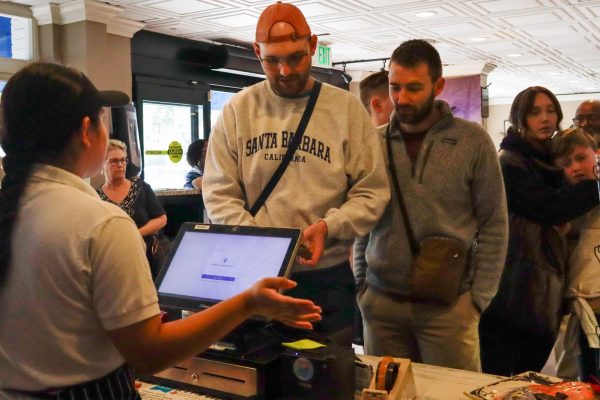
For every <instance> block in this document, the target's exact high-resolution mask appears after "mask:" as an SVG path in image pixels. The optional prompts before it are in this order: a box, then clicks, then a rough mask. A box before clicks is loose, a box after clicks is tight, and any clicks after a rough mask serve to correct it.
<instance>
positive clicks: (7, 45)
mask: <svg viewBox="0 0 600 400" xmlns="http://www.w3.org/2000/svg"><path fill="white" fill-rule="evenodd" d="M0 57H4V58H13V59H18V60H31V59H32V58H33V52H32V20H31V18H23V17H17V16H11V15H7V14H0Z"/></svg>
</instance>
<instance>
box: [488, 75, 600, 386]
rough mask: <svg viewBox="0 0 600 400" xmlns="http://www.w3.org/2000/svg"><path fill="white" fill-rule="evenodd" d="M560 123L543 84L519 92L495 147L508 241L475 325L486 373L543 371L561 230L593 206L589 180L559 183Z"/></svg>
mask: <svg viewBox="0 0 600 400" xmlns="http://www.w3.org/2000/svg"><path fill="white" fill-rule="evenodd" d="M562 118H563V114H562V110H561V107H560V103H559V102H558V100H557V99H556V96H554V94H553V93H552V92H550V91H549V90H548V89H546V88H544V87H541V86H533V87H529V88H527V89H525V90H523V91H522V92H520V93H519V94H518V95H517V96H516V97H515V99H514V101H513V103H512V106H511V109H510V123H511V127H510V128H509V130H508V134H507V135H506V137H505V138H504V140H503V141H502V143H501V144H500V155H499V157H500V165H501V167H502V175H503V178H504V185H505V190H506V198H507V205H508V213H509V243H508V252H507V256H506V262H505V266H504V271H503V273H502V278H501V280H500V286H499V288H498V292H497V294H496V296H495V297H494V299H493V300H492V302H491V304H490V306H489V307H488V308H487V309H486V311H485V312H484V313H483V315H482V318H481V321H480V323H479V332H480V342H481V364H482V369H483V371H484V372H486V373H491V374H497V375H505V376H510V375H514V374H518V373H521V372H524V371H529V370H532V371H540V370H541V369H542V367H543V366H544V364H545V362H546V360H547V358H548V356H549V354H550V351H551V350H552V346H553V344H554V341H555V339H556V335H557V332H558V327H559V323H560V319H561V315H562V312H563V311H564V310H562V305H563V301H564V300H563V296H564V288H565V273H566V258H567V254H566V248H565V241H564V236H562V237H561V232H563V233H564V228H563V226H564V225H565V224H567V223H568V222H569V221H571V220H573V219H574V218H576V217H579V216H580V215H583V214H585V213H586V212H588V211H589V210H591V209H592V208H593V207H594V206H596V205H597V204H598V188H597V185H596V182H595V181H594V180H590V179H587V180H584V181H582V182H579V183H578V184H576V185H573V186H567V185H564V182H563V175H562V171H561V170H560V169H559V168H557V167H556V166H554V164H553V161H552V156H551V152H550V139H551V137H552V135H554V133H555V132H556V131H558V130H559V129H560V128H559V126H560V122H561V120H562Z"/></svg>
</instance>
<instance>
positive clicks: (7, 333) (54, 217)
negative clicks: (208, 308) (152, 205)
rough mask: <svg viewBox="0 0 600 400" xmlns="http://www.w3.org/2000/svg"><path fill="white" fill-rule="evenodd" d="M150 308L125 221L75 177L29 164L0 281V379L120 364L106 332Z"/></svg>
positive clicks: (42, 382) (152, 296)
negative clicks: (9, 254)
mask: <svg viewBox="0 0 600 400" xmlns="http://www.w3.org/2000/svg"><path fill="white" fill-rule="evenodd" d="M158 313H159V307H158V298H157V294H156V290H155V288H154V284H153V282H152V278H151V276H150V268H149V266H148V261H147V259H146V255H145V250H144V244H143V240H142V237H141V236H140V234H139V232H138V230H137V228H136V226H135V224H134V223H133V221H132V220H131V219H130V218H129V217H128V216H127V214H125V213H124V212H123V211H122V210H121V209H119V207H117V206H115V205H113V204H110V203H107V202H104V201H101V200H100V199H99V198H98V195H97V194H96V192H95V191H94V190H93V189H92V188H91V187H90V186H89V184H87V183H86V182H85V181H84V180H83V179H81V178H80V177H78V176H76V175H74V174H72V173H70V172H67V171H65V170H63V169H60V168H56V167H52V166H48V165H41V164H38V165H35V166H34V169H33V175H32V177H31V178H30V180H29V182H28V186H27V188H26V190H25V193H24V194H23V197H22V198H21V202H20V207H19V213H18V217H17V221H16V224H15V226H14V230H13V234H12V257H11V262H10V267H9V270H8V274H7V277H6V281H5V282H4V283H3V284H2V285H1V286H0V388H2V389H17V390H27V391H38V390H45V389H48V388H56V387H64V386H69V385H74V384H78V383H82V382H87V381H90V380H93V379H97V378H99V377H101V376H104V375H106V374H108V373H109V372H111V371H112V370H114V369H116V368H117V367H119V366H120V365H121V364H123V363H124V360H123V357H122V356H121V354H120V353H119V352H118V350H117V349H116V348H115V346H114V345H113V343H112V342H111V340H110V339H109V337H108V335H107V334H106V331H107V330H114V329H118V328H122V327H125V326H129V325H132V324H134V323H136V322H139V321H142V320H145V319H148V318H150V317H153V316H155V315H157V314H158ZM0 392H1V391H0Z"/></svg>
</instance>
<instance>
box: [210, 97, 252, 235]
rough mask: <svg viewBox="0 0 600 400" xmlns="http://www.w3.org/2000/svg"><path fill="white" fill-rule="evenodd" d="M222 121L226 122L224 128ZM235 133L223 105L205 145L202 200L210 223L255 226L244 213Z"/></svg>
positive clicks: (227, 107)
mask: <svg viewBox="0 0 600 400" xmlns="http://www.w3.org/2000/svg"><path fill="white" fill-rule="evenodd" d="M224 121H230V122H229V123H228V124H227V125H226V124H225V122H224ZM235 129H236V125H235V115H234V111H233V109H232V107H231V106H230V105H229V104H226V105H225V106H224V107H223V110H222V111H221V115H220V117H219V119H218V120H217V122H216V124H215V125H214V126H213V129H212V132H211V135H210V140H209V142H208V150H207V154H206V164H205V167H204V168H205V169H204V178H203V182H202V198H203V200H204V206H205V207H206V210H207V212H208V217H209V218H210V220H211V221H212V222H213V223H216V224H230V225H256V223H255V221H254V218H253V217H252V215H250V213H249V212H248V210H247V209H246V194H245V190H244V184H243V182H242V180H241V177H240V175H239V173H238V157H239V155H238V154H237V147H236V140H237V139H236V138H237V135H236V134H235Z"/></svg>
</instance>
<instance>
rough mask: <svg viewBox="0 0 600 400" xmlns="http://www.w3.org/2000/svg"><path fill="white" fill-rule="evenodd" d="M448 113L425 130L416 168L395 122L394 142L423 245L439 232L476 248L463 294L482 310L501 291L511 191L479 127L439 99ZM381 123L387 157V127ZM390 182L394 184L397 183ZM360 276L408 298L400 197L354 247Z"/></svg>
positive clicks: (408, 203)
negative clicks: (459, 116) (474, 244)
mask: <svg viewBox="0 0 600 400" xmlns="http://www.w3.org/2000/svg"><path fill="white" fill-rule="evenodd" d="M435 106H436V107H437V108H438V110H439V111H440V112H441V113H442V117H441V118H440V120H439V121H438V122H436V123H435V124H434V125H433V126H432V127H431V128H430V129H429V131H428V133H427V134H426V136H425V138H424V141H423V144H422V146H421V150H420V152H419V155H418V157H417V160H416V162H415V165H414V166H413V165H412V163H411V160H410V158H409V157H408V154H407V152H406V149H405V147H404V142H403V140H402V135H401V133H400V131H399V130H398V128H397V126H398V123H397V120H396V119H395V118H396V117H395V115H394V117H393V118H392V121H391V124H392V125H391V126H392V128H391V141H392V152H393V156H394V162H395V164H396V173H397V174H398V180H399V183H400V190H401V192H402V196H403V197H404V202H405V204H406V207H407V209H408V214H409V217H410V223H411V226H412V228H413V231H414V234H415V237H416V239H417V241H418V242H420V241H421V240H422V239H424V238H425V237H427V236H431V235H440V236H448V237H452V238H455V239H459V240H461V241H463V242H464V244H465V247H466V248H471V246H472V244H473V243H474V241H475V239H476V238H477V243H478V244H477V246H476V247H475V249H474V250H475V251H473V252H472V256H473V259H472V262H471V265H470V268H469V270H468V272H467V274H466V276H465V278H464V279H463V282H462V284H461V288H460V289H461V293H462V292H465V291H467V290H470V292H471V296H472V299H473V302H474V304H475V306H477V308H478V309H479V310H480V311H483V310H484V309H485V308H486V307H487V306H488V304H489V303H490V301H491V299H492V297H493V296H494V295H495V294H496V290H497V289H498V282H499V279H500V275H501V273H502V268H503V266H504V258H505V256H506V247H507V240H508V222H507V209H506V195H505V191H504V183H503V180H502V173H501V170H500V165H499V163H498V157H497V153H496V149H495V147H494V144H493V143H492V140H491V138H490V136H489V135H488V134H487V132H486V131H485V130H484V129H483V128H482V127H481V126H480V125H478V124H476V123H473V122H469V121H465V120H463V119H460V118H454V117H453V115H452V112H451V111H450V108H449V106H448V104H446V103H445V102H443V101H436V105H435ZM386 129H387V125H384V126H382V127H380V128H379V133H380V135H381V137H382V146H383V151H384V155H385V157H386V160H387V151H386V147H385V131H386ZM390 182H391V181H390ZM390 185H391V183H390ZM354 258H355V259H354V275H355V277H356V280H357V283H358V284H359V285H360V284H362V281H363V280H364V279H366V281H367V283H368V284H369V286H372V287H375V288H377V289H379V290H380V291H384V292H388V293H391V294H396V295H400V296H407V295H408V294H409V292H408V280H407V279H408V268H409V266H410V264H411V261H412V254H411V250H410V245H409V242H408V239H407V235H406V229H405V226H404V220H403V218H402V213H401V212H400V208H399V206H398V199H397V197H396V195H395V192H394V191H393V190H392V199H391V200H390V203H389V204H388V206H387V208H386V210H385V212H384V215H383V217H382V218H381V220H380V221H379V223H378V224H377V225H376V226H375V228H374V229H373V231H372V232H371V233H370V235H367V236H364V237H362V238H360V239H357V241H356V243H355V245H354Z"/></svg>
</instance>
